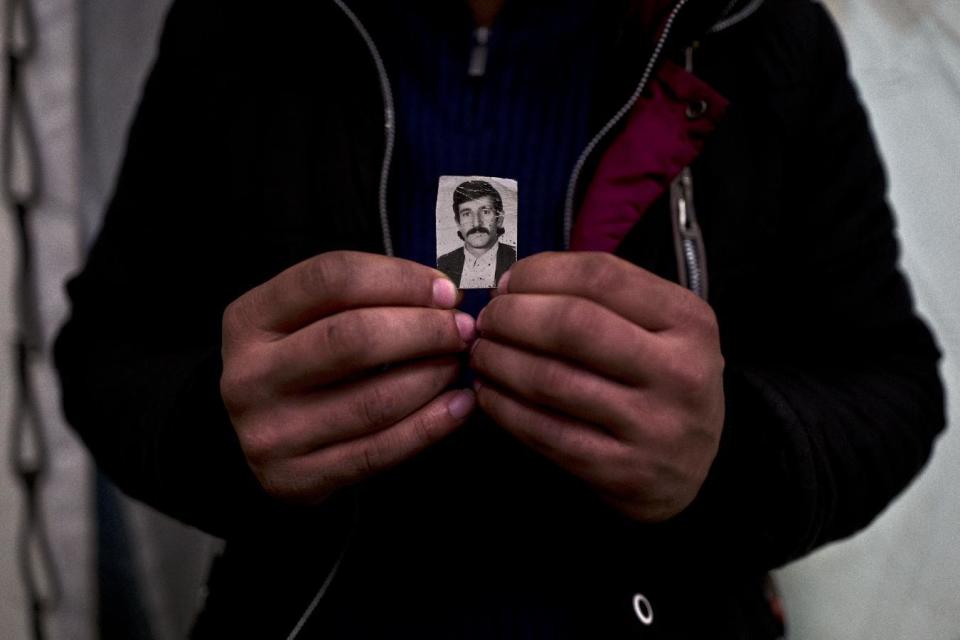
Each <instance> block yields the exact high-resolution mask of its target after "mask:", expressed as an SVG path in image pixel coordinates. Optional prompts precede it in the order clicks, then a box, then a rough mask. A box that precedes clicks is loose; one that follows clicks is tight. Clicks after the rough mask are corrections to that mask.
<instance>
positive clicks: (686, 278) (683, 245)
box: [670, 167, 708, 300]
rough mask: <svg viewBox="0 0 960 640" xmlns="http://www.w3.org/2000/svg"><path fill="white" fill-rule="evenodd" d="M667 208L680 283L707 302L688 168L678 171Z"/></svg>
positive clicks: (704, 267) (704, 258)
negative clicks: (669, 214) (670, 213)
mask: <svg viewBox="0 0 960 640" xmlns="http://www.w3.org/2000/svg"><path fill="white" fill-rule="evenodd" d="M670 208H671V209H672V210H673V216H671V217H672V219H673V240H674V249H675V251H676V255H677V274H678V276H679V277H680V284H681V285H683V286H684V287H686V288H687V289H690V290H691V291H693V292H694V293H695V294H697V295H698V296H699V297H701V298H703V299H704V300H706V299H707V293H708V289H707V287H708V278H707V255H706V251H705V250H704V246H703V234H702V233H701V232H700V224H699V223H698V222H697V213H696V209H695V208H694V206H693V173H692V172H691V171H690V167H687V168H685V169H684V170H683V171H681V172H680V175H679V176H677V177H676V179H674V181H673V183H672V184H671V185H670Z"/></svg>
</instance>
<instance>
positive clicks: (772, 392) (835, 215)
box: [673, 5, 945, 570]
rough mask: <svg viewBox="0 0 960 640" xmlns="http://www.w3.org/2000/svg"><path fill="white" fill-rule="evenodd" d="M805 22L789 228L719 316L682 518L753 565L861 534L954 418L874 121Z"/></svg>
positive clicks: (832, 31) (834, 39)
mask: <svg viewBox="0 0 960 640" xmlns="http://www.w3.org/2000/svg"><path fill="white" fill-rule="evenodd" d="M810 15H812V16H813V17H812V19H811V20H809V21H808V24H809V25H811V27H810V32H811V33H813V34H814V35H815V37H814V38H813V40H812V44H810V46H811V48H812V50H813V51H814V52H815V53H814V54H813V56H812V58H813V60H808V61H807V62H808V64H807V69H808V71H807V72H808V73H809V74H810V77H811V86H812V87H813V90H812V91H811V98H810V99H809V102H808V103H807V104H804V105H800V108H799V111H801V112H804V113H805V115H804V116H803V117H802V118H800V119H798V121H799V122H800V123H801V124H798V125H796V131H794V135H793V136H791V139H792V140H794V142H795V143H794V144H793V145H792V146H791V147H790V148H788V149H786V150H785V153H786V155H787V156H788V160H787V161H786V163H785V167H786V170H785V172H784V174H785V177H784V182H785V184H786V186H785V188H784V189H783V191H782V193H781V201H782V205H783V215H782V222H781V224H780V227H779V231H778V232H777V233H776V234H774V235H773V236H771V237H770V239H769V242H770V244H772V245H773V246H772V247H768V248H766V249H764V250H762V251H763V252H764V255H765V261H766V264H765V265H763V267H764V268H762V269H759V270H758V271H759V272H758V273H756V274H755V275H753V276H752V278H751V284H750V285H744V286H743V287H742V290H741V291H740V292H738V293H737V294H736V295H734V296H732V297H731V299H730V300H727V301H725V302H723V303H722V306H723V307H724V308H723V309H721V310H718V316H719V318H720V321H721V334H722V340H723V345H724V350H725V357H726V360H727V367H726V373H725V382H726V397H727V420H726V424H725V428H724V429H725V430H724V434H723V436H722V441H721V447H720V452H719V455H718V458H717V459H716V461H715V463H714V466H713V468H712V471H711V473H710V476H709V477H708V480H707V482H706V484H705V485H704V487H703V488H702V490H701V493H700V495H699V496H698V498H697V500H696V501H695V503H694V505H692V507H691V508H690V509H689V510H688V511H687V512H685V513H684V514H682V515H681V516H680V518H678V522H677V523H675V524H674V525H673V526H678V527H679V528H680V529H681V530H685V531H687V532H688V533H689V532H693V533H690V535H694V536H696V540H697V541H698V544H705V545H706V546H707V547H708V548H709V552H710V553H711V554H722V555H724V556H726V557H728V558H732V559H734V561H736V562H737V563H746V564H747V565H749V566H751V567H753V568H754V569H758V570H766V569H769V568H772V567H775V566H778V565H781V564H783V563H785V562H788V561H790V560H792V559H795V558H798V557H800V556H802V555H804V554H806V553H807V552H809V551H811V550H812V549H814V548H816V547H818V546H820V545H823V544H825V543H827V542H830V541H833V540H837V539H839V538H843V537H845V536H849V535H851V534H853V533H854V532H856V531H858V530H859V529H861V528H863V527H865V526H866V525H867V524H868V523H870V522H871V521H872V520H873V519H874V518H875V517H876V516H877V515H878V514H879V513H880V512H881V511H882V510H883V509H884V508H885V507H886V506H887V504H888V503H889V502H890V501H891V500H892V499H893V498H894V497H895V496H896V495H897V494H898V493H899V492H901V491H902V490H903V489H904V488H905V487H906V486H907V484H908V483H909V482H910V481H911V480H912V479H913V477H914V476H915V475H916V474H917V473H918V471H919V470H920V469H921V468H922V467H923V465H924V464H925V462H926V461H927V459H928V457H929V456H930V453H931V449H932V446H933V443H934V441H935V438H936V435H937V434H938V433H939V432H940V431H941V430H942V429H943V426H944V422H945V417H944V399H943V390H942V387H941V383H940V379H939V375H938V370H937V361H938V358H939V353H938V350H937V347H936V345H935V342H934V340H933V338H932V336H931V334H930V332H929V331H928V329H927V328H926V327H925V325H924V323H923V322H922V321H921V320H920V319H919V318H918V317H917V315H916V313H915V311H914V308H913V302H912V299H911V295H910V292H909V289H908V286H907V284H906V282H905V280H904V277H903V275H902V274H901V272H900V271H899V269H898V266H897V262H898V246H897V241H896V239H895V234H894V222H893V218H892V215H891V212H890V209H889V206H888V204H887V201H886V195H885V191H886V185H885V177H884V170H883V167H882V165H881V161H880V159H879V157H878V154H877V150H876V147H875V143H874V141H873V139H872V134H871V131H870V127H869V123H868V121H867V117H866V114H865V112H864V110H863V108H862V106H861V104H860V102H859V100H858V97H857V95H856V91H855V89H854V87H853V85H852V83H851V81H850V79H849V77H848V74H847V63H846V59H845V55H844V52H843V48H842V45H841V42H840V39H839V35H838V33H837V31H836V28H835V26H834V25H833V23H832V21H831V19H830V18H829V17H828V15H827V14H826V12H825V11H824V10H823V9H822V7H820V6H819V5H817V6H816V8H812V7H811V11H810ZM788 45H789V43H788ZM724 318H735V320H731V321H729V322H727V323H726V325H725V324H724Z"/></svg>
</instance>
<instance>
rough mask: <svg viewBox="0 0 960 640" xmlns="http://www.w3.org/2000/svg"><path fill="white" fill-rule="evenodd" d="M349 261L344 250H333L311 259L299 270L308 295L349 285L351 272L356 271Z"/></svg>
mask: <svg viewBox="0 0 960 640" xmlns="http://www.w3.org/2000/svg"><path fill="white" fill-rule="evenodd" d="M349 261H350V258H349V257H348V255H347V253H346V252H344V251H331V252H329V253H324V254H321V255H319V256H316V257H314V258H312V259H310V260H309V261H308V262H307V263H306V264H305V265H304V268H302V269H299V270H298V272H297V277H298V279H299V285H300V288H301V289H302V290H303V291H305V292H307V295H317V294H323V293H327V292H335V291H340V290H343V289H344V288H347V287H349V286H350V282H349V279H350V274H351V273H354V270H353V269H350V268H348V265H347V264H346V263H348V262H349ZM345 267H347V268H345Z"/></svg>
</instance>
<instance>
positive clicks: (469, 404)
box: [447, 389, 477, 420]
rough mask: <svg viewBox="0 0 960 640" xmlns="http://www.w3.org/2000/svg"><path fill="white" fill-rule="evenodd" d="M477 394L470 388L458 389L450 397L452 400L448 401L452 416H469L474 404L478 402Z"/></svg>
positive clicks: (456, 417) (458, 418) (457, 417)
mask: <svg viewBox="0 0 960 640" xmlns="http://www.w3.org/2000/svg"><path fill="white" fill-rule="evenodd" d="M476 401H477V399H476V396H475V395H474V394H473V391H470V390H469V389H463V390H462V391H458V392H457V393H455V394H454V395H453V397H452V398H450V401H449V402H447V411H448V412H449V413H450V416H451V417H453V418H454V419H456V420H460V419H461V418H465V417H467V414H469V413H470V412H471V411H473V405H474V404H476Z"/></svg>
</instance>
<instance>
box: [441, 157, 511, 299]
mask: <svg viewBox="0 0 960 640" xmlns="http://www.w3.org/2000/svg"><path fill="white" fill-rule="evenodd" d="M516 261H517V181H516V180H511V179H509V178H491V177H488V176H440V184H439V185H438V187H437V269H439V270H440V271H443V272H444V273H446V274H447V275H448V276H449V277H450V279H451V280H453V283H454V284H455V285H457V286H458V287H460V288H461V289H495V288H496V287H497V282H499V281H500V276H502V275H503V274H504V273H505V272H506V271H507V269H509V268H510V266H511V265H512V264H513V263H514V262H516Z"/></svg>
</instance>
